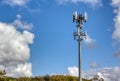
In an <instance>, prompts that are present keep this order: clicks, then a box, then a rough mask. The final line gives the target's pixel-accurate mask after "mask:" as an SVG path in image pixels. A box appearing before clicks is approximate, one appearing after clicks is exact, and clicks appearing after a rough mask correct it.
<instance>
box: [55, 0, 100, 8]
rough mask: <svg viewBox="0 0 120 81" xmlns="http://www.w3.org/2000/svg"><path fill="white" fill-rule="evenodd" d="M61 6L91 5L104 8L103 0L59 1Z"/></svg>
mask: <svg viewBox="0 0 120 81" xmlns="http://www.w3.org/2000/svg"><path fill="white" fill-rule="evenodd" d="M57 2H58V3H59V4H65V3H74V4H76V3H80V2H81V3H85V4H89V5H91V6H93V7H94V6H102V0H57Z"/></svg>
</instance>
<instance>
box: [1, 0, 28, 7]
mask: <svg viewBox="0 0 120 81" xmlns="http://www.w3.org/2000/svg"><path fill="white" fill-rule="evenodd" d="M29 1H30V0H2V2H3V3H4V4H8V5H10V6H25V5H26V4H27V2H29Z"/></svg>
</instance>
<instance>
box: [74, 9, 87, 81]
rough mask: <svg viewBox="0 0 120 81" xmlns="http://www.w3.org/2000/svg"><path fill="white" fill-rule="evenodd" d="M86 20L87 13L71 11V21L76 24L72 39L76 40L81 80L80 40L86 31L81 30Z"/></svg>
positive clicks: (79, 77) (79, 78) (80, 78)
mask: <svg viewBox="0 0 120 81" xmlns="http://www.w3.org/2000/svg"><path fill="white" fill-rule="evenodd" d="M86 21H87V13H84V16H83V15H82V14H77V11H75V12H74V13H73V22H76V24H77V32H74V33H73V36H74V40H77V41H78V67H79V68H78V81H82V52H81V42H82V40H83V39H84V38H86V33H83V32H82V27H83V24H84V23H85V22H86Z"/></svg>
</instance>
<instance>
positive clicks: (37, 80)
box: [0, 71, 92, 81]
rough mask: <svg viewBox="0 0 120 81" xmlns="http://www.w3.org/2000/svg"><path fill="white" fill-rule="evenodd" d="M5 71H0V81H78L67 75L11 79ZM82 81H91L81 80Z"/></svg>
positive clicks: (76, 78)
mask: <svg viewBox="0 0 120 81" xmlns="http://www.w3.org/2000/svg"><path fill="white" fill-rule="evenodd" d="M5 75H6V72H5V71H0V81H78V77H75V76H68V75H51V76H49V75H45V76H35V77H20V78H12V77H7V76H5ZM82 81H92V80H87V79H83V80H82Z"/></svg>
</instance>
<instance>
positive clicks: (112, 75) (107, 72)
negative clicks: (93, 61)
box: [68, 66, 120, 81]
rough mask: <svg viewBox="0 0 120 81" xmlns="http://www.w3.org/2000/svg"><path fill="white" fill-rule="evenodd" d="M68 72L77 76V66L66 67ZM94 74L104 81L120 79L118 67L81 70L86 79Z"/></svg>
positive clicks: (119, 68) (118, 80)
mask: <svg viewBox="0 0 120 81" xmlns="http://www.w3.org/2000/svg"><path fill="white" fill-rule="evenodd" d="M68 74H69V75H71V76H78V68H77V67H75V66H74V67H68ZM95 75H99V76H100V77H102V78H104V80H105V81H120V67H113V68H101V69H95V70H90V71H86V72H83V74H82V76H83V77H84V78H87V79H91V78H93V77H94V76H95Z"/></svg>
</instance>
